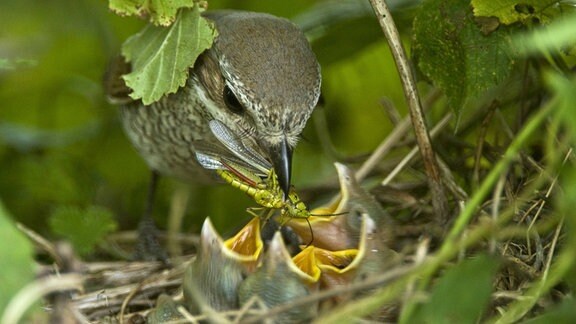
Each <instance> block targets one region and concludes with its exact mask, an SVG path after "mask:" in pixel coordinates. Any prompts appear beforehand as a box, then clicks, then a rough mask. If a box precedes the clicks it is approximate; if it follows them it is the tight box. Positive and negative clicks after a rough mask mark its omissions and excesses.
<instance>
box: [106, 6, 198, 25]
mask: <svg viewBox="0 0 576 324" xmlns="http://www.w3.org/2000/svg"><path fill="white" fill-rule="evenodd" d="M108 6H109V7H110V10H112V11H114V12H116V13H117V14H119V15H121V16H139V17H145V16H147V17H148V19H149V21H150V22H151V23H153V24H154V25H161V26H169V25H170V24H171V23H173V22H174V20H175V19H176V13H177V12H178V9H180V8H192V7H193V6H194V1H192V0H168V1H167V0H110V3H109V5H108Z"/></svg>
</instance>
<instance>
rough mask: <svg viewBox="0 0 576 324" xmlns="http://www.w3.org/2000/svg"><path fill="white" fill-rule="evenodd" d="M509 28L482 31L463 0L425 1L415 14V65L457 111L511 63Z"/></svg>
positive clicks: (495, 81) (496, 81) (502, 74)
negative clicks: (486, 32)
mask: <svg viewBox="0 0 576 324" xmlns="http://www.w3.org/2000/svg"><path fill="white" fill-rule="evenodd" d="M510 43H511V40H510V36H509V32H508V29H504V28H499V29H497V30H496V31H494V32H492V33H490V34H489V35H484V34H483V33H482V32H481V30H480V28H479V27H478V26H477V25H476V24H475V22H474V19H473V16H472V11H471V8H470V6H469V4H468V3H467V2H466V1H460V0H441V1H433V0H432V1H431V0H428V1H425V2H424V3H422V6H421V8H420V9H419V12H418V13H417V15H416V18H415V20H414V42H413V49H412V51H413V56H414V60H415V61H416V64H417V67H418V69H419V71H420V72H421V73H422V74H423V75H424V76H425V77H426V78H428V79H429V80H430V81H431V82H432V83H433V84H434V85H436V86H437V87H438V88H440V89H441V90H443V91H444V93H445V94H446V96H447V99H448V105H449V106H450V107H451V108H452V109H454V111H455V112H456V113H459V112H460V110H461V107H462V106H463V105H464V103H465V100H474V99H475V98H476V97H478V96H479V95H481V94H483V93H484V92H485V91H486V90H488V89H490V88H492V87H494V86H496V85H498V84H500V83H501V82H502V81H503V80H505V79H506V78H507V77H508V76H509V74H510V72H511V70H512V67H513V64H514V59H513V56H514V53H512V51H511V47H510Z"/></svg>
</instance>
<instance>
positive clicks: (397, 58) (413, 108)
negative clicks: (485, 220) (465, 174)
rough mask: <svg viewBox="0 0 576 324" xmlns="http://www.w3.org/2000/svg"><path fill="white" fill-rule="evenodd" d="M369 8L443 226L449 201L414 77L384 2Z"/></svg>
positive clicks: (373, 0)
mask: <svg viewBox="0 0 576 324" xmlns="http://www.w3.org/2000/svg"><path fill="white" fill-rule="evenodd" d="M370 4H371V5H372V8H373V9H374V12H375V13H376V16H377V18H378V22H379V23H380V26H381V27H382V31H383V32H384V35H385V36H386V40H387V41H388V45H389V46H390V50H391V51H392V56H393V57H394V62H395V63H396V68H397V69H398V73H399V74H400V80H401V81H402V88H403V89H404V96H405V97H406V101H407V102H408V108H409V110H410V118H411V119H412V125H413V126H414V134H415V135H416V142H417V143H418V146H419V147H420V152H421V154H422V160H423V161H424V167H425V170H426V174H427V176H428V184H429V186H430V190H431V192H432V206H433V207H434V211H435V213H436V215H438V217H439V221H440V222H441V223H445V222H446V221H447V218H448V201H447V199H446V194H445V193H444V189H443V187H442V181H441V179H440V172H439V169H438V164H437V162H436V157H435V154H434V150H433V149H432V144H431V143H430V136H429V134H428V130H427V128H426V122H425V121H424V116H423V113H422V106H421V104H420V98H419V97H418V89H417V88H416V82H415V80H414V75H413V74H412V71H411V69H410V66H409V64H408V59H407V57H406V53H405V52H404V48H403V47H402V43H401V41H400V36H399V34H398V29H397V28H396V25H395V24H394V20H393V19H392V15H391V13H390V10H388V6H387V5H386V2H385V1H384V0H370Z"/></svg>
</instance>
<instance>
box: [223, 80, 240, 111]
mask: <svg viewBox="0 0 576 324" xmlns="http://www.w3.org/2000/svg"><path fill="white" fill-rule="evenodd" d="M224 103H225V104H226V107H228V110H230V111H231V112H233V113H235V114H241V113H243V112H244V107H243V106H242V104H241V103H240V101H238V98H236V95H234V92H232V90H230V88H229V87H228V86H225V87H224Z"/></svg>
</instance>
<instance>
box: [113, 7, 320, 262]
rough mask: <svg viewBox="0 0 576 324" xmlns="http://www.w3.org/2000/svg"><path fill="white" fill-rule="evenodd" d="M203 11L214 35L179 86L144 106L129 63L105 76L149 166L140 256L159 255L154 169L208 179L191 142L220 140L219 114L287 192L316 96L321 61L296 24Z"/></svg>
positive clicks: (184, 177) (261, 16)
mask: <svg viewBox="0 0 576 324" xmlns="http://www.w3.org/2000/svg"><path fill="white" fill-rule="evenodd" d="M203 15H204V17H205V18H207V19H209V20H211V21H213V22H214V24H215V26H216V29H217V31H218V36H217V38H216V39H215V41H214V44H213V46H212V47H211V48H210V49H208V50H206V51H205V52H204V53H202V54H201V55H200V57H198V59H197V61H196V62H195V64H194V66H193V67H192V68H191V69H190V71H189V77H188V80H187V82H186V85H185V86H184V87H182V88H180V89H179V90H178V91H177V92H176V93H174V94H170V95H167V96H164V97H163V98H161V99H160V100H159V101H157V102H155V103H152V104H151V105H149V106H146V105H144V104H143V103H142V102H141V101H140V100H132V99H131V98H130V97H129V96H128V94H129V93H130V90H129V89H127V88H126V86H125V84H124V82H123V80H122V79H121V78H120V77H121V75H123V74H125V73H127V72H129V71H130V66H129V64H127V63H125V62H124V63H123V64H122V61H120V64H119V65H117V66H116V68H114V69H112V72H111V73H109V76H108V78H107V92H108V95H109V97H110V98H112V99H113V101H114V102H119V103H122V105H121V119H122V123H123V126H124V129H125V131H126V134H127V136H128V138H129V139H130V141H131V142H132V144H133V145H134V146H135V148H136V149H137V150H138V152H139V153H140V155H141V156H142V157H143V158H144V160H145V161H146V163H147V164H148V166H149V167H150V169H151V170H152V180H151V181H150V190H149V194H148V205H147V208H146V210H145V213H144V217H143V218H142V220H141V222H140V226H139V232H140V236H141V240H140V243H139V246H138V250H139V251H140V252H144V253H140V255H141V256H142V255H144V256H146V255H153V256H155V257H156V256H158V253H157V252H156V251H157V250H158V243H157V241H156V240H155V238H154V235H150V232H154V231H155V226H153V225H154V223H153V221H152V218H151V211H152V201H153V196H154V188H155V186H156V181H157V178H158V174H161V175H167V176H172V177H175V178H177V179H181V180H184V181H189V182H198V181H205V180H206V179H207V178H209V177H206V173H207V171H206V170H204V169H202V168H201V167H200V165H199V164H198V163H197V161H196V160H195V152H196V148H195V145H194V143H195V142H196V143H198V142H203V143H209V144H210V143H212V144H214V145H218V144H220V143H218V140H217V139H216V138H215V136H214V135H213V134H212V133H211V131H210V128H209V121H211V120H213V119H216V120H218V121H220V122H221V123H222V124H224V125H225V126H227V127H228V128H229V129H230V130H232V131H233V132H234V133H235V134H236V135H237V136H239V137H240V138H244V139H247V140H250V142H253V143H255V145H256V146H257V149H258V150H259V151H261V152H262V153H263V154H264V156H265V157H266V158H267V159H268V160H269V162H271V165H272V166H273V168H274V172H275V174H276V175H277V177H278V183H279V186H280V188H281V189H282V191H283V193H284V195H285V197H287V196H288V192H289V190H290V184H291V161H292V152H293V149H294V146H295V145H296V143H297V141H298V138H299V135H300V133H301V132H302V130H303V128H304V126H305V125H306V122H307V120H308V118H309V117H310V115H311V113H312V110H313V109H314V107H315V106H316V103H317V101H318V98H319V96H320V83H321V76H320V66H319V64H318V61H317V60H316V57H315V55H314V53H313V52H312V50H311V48H310V45H309V43H308V41H307V40H306V38H305V36H304V34H303V33H302V31H301V30H299V29H298V28H297V27H296V26H295V25H294V24H293V23H291V22H290V21H288V20H286V19H283V18H278V17H275V16H272V15H269V14H265V13H254V12H242V11H214V12H205V13H204V14H203ZM187 32H194V31H187ZM229 154H230V155H231V156H230V157H231V158H235V156H233V154H232V153H229ZM150 252H152V253H150ZM160 258H163V257H162V256H161V257H160Z"/></svg>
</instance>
